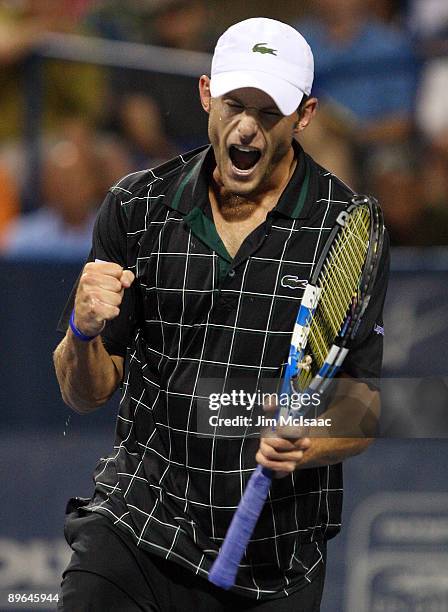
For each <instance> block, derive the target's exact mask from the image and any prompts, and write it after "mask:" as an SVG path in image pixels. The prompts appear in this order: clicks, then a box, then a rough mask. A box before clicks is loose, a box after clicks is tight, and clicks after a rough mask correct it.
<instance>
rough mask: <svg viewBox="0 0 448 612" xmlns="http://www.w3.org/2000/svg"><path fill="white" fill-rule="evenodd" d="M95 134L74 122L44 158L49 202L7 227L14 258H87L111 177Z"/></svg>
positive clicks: (8, 250) (6, 242)
mask: <svg viewBox="0 0 448 612" xmlns="http://www.w3.org/2000/svg"><path fill="white" fill-rule="evenodd" d="M103 168H104V160H103V159H102V158H101V151H98V149H97V146H96V143H95V137H94V135H89V132H88V131H85V130H80V129H79V126H74V127H73V129H72V130H71V131H69V132H68V133H67V136H66V138H65V139H62V140H60V141H59V142H56V143H55V144H53V145H52V146H51V147H50V148H49V150H48V151H47V153H46V155H45V159H44V164H43V196H44V201H45V204H44V205H43V206H42V207H41V208H40V209H38V210H36V211H34V212H31V213H29V214H27V215H23V216H22V217H18V218H17V219H16V220H14V221H13V222H12V223H11V224H10V225H9V227H8V230H7V232H6V233H5V240H4V245H3V251H4V255H7V256H10V257H14V258H26V259H28V258H33V259H39V258H41V259H55V260H59V261H60V260H72V259H73V260H82V259H83V258H85V257H86V255H87V254H88V251H89V248H90V243H91V235H92V229H93V224H94V220H95V216H96V212H97V208H98V203H99V201H100V199H101V196H100V193H102V192H103V189H104V184H105V182H107V181H108V180H109V178H110V177H107V176H104V170H103Z"/></svg>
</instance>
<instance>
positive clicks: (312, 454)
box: [296, 438, 373, 470]
mask: <svg viewBox="0 0 448 612" xmlns="http://www.w3.org/2000/svg"><path fill="white" fill-rule="evenodd" d="M310 440H311V444H310V446H309V448H308V449H307V451H306V452H305V453H304V454H303V457H302V459H300V460H299V461H298V462H297V468H296V469H298V470H304V469H307V468H314V467H321V466H324V465H334V464H335V463H340V462H341V461H344V460H345V459H348V458H349V457H353V456H355V455H359V454H360V453H362V452H363V451H365V450H366V449H367V448H368V446H370V444H371V443H372V442H373V439H372V438H311V439H310Z"/></svg>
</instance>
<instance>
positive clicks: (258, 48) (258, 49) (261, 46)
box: [252, 42, 277, 55]
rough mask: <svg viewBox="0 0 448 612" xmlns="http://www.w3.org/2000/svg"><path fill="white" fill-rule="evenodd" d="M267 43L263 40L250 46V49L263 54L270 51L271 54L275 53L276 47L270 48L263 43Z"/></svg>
mask: <svg viewBox="0 0 448 612" xmlns="http://www.w3.org/2000/svg"><path fill="white" fill-rule="evenodd" d="M267 44H268V43H265V42H259V43H257V44H256V45H254V46H253V47H252V51H253V52H254V53H262V54H263V55H264V54H265V53H270V54H271V55H277V49H270V48H269V47H265V45H267Z"/></svg>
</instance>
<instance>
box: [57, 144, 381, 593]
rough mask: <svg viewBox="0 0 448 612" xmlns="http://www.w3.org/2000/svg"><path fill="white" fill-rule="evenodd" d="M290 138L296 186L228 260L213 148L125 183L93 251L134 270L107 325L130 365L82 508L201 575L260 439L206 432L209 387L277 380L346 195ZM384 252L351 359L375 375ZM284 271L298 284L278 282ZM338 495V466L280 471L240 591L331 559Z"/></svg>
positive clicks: (111, 347) (269, 589) (300, 579)
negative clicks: (212, 180)
mask: <svg viewBox="0 0 448 612" xmlns="http://www.w3.org/2000/svg"><path fill="white" fill-rule="evenodd" d="M294 146H295V151H296V156H297V158H298V159H297V161H298V163H297V167H296V170H295V172H294V174H293V176H292V178H291V180H290V182H289V184H288V185H287V187H286V189H285V190H284V192H283V194H282V196H281V198H280V200H279V202H278V204H277V206H276V207H275V208H274V209H273V210H272V211H271V212H270V213H269V214H268V215H267V218H266V221H265V222H264V223H262V224H261V225H260V226H259V227H258V228H256V229H255V230H254V231H253V232H252V233H251V234H250V235H249V236H248V237H247V238H246V240H245V241H244V242H243V244H242V245H241V248H240V250H239V251H238V253H237V255H236V257H235V258H234V259H232V258H231V257H230V255H229V254H228V252H227V251H226V248H225V246H224V244H223V243H222V241H221V239H220V237H219V235H218V233H217V231H216V229H215V226H214V224H213V217H212V213H211V208H210V203H209V199H208V179H209V176H210V173H211V171H212V169H213V166H214V157H213V151H212V149H211V148H210V147H204V148H201V149H197V150H195V151H192V152H190V153H188V154H186V155H182V156H179V157H178V158H176V159H174V160H172V161H170V162H167V163H166V164H164V165H162V166H160V167H158V168H155V169H152V170H148V171H142V172H138V173H135V174H131V175H129V176H127V177H125V178H124V179H122V180H121V181H119V183H117V185H115V186H114V187H113V188H112V189H111V190H110V192H109V194H108V195H107V197H106V200H105V202H104V204H103V206H102V208H101V210H100V212H99V215H98V219H97V223H96V226H95V230H94V236H93V248H92V252H91V254H90V259H91V260H93V259H95V258H98V259H101V260H105V261H113V262H117V263H119V264H121V265H122V266H124V267H126V268H129V269H130V270H132V271H133V272H135V274H136V281H135V282H134V284H133V286H132V288H131V289H130V290H128V291H126V292H125V299H124V302H123V305H122V308H121V312H120V315H119V317H118V318H117V319H115V320H114V321H112V322H110V323H108V324H107V326H106V328H105V330H104V332H103V334H102V338H103V341H104V344H105V346H106V348H107V350H108V351H109V352H110V353H111V354H116V355H123V356H125V373H124V381H123V387H122V400H121V404H120V411H119V416H118V421H117V430H116V442H115V446H114V451H113V453H112V454H111V455H110V456H109V457H108V458H105V459H101V461H100V462H99V464H98V466H97V468H96V471H95V493H94V496H93V498H92V500H91V501H90V502H89V504H88V506H87V509H89V510H91V511H96V512H100V513H102V514H104V515H106V516H109V517H110V518H111V519H112V520H113V522H114V523H115V524H116V526H117V528H119V529H124V530H126V531H127V532H128V533H130V534H132V535H133V537H134V539H135V542H136V544H137V545H138V546H141V547H142V548H143V549H147V550H148V551H151V552H152V553H155V554H157V555H161V556H163V557H165V558H168V559H171V560H173V561H176V562H178V563H180V564H182V565H184V566H186V567H188V568H190V569H191V571H193V572H194V573H196V574H199V575H203V576H204V577H206V575H207V571H208V570H209V569H210V566H211V564H212V562H213V560H214V559H215V557H216V555H217V552H218V549H219V546H220V545H221V543H222V541H223V538H224V536H225V534H226V531H227V528H228V525H229V522H230V520H231V518H232V516H233V513H234V511H235V509H236V507H237V505H238V502H239V500H240V497H241V493H242V491H243V490H244V488H245V486H246V483H247V481H248V479H249V477H250V475H251V473H252V471H253V469H254V468H255V466H256V462H255V454H256V450H257V448H258V444H259V440H258V439H257V438H256V437H251V436H244V437H234V438H225V437H219V436H216V437H214V436H211V437H203V436H201V435H200V431H199V430H198V410H201V406H200V403H199V402H198V398H199V396H200V391H199V390H200V388H201V384H202V383H203V381H206V380H208V379H214V380H219V381H221V383H220V384H221V389H222V390H229V387H230V386H231V384H232V382H231V381H232V380H235V379H245V380H246V381H248V384H249V386H250V385H252V388H253V389H255V388H256V387H257V386H258V385H259V384H260V381H262V380H264V379H267V378H269V379H279V378H280V377H281V373H282V368H283V367H284V365H285V363H286V361H287V357H288V352H289V345H290V339H291V332H292V329H293V326H294V322H295V318H296V315H297V310H298V307H299V305H300V300H301V296H302V294H303V289H304V287H305V285H306V282H307V280H308V278H309V277H310V274H311V272H312V270H313V267H314V265H315V264H316V262H317V259H318V256H319V252H320V249H321V248H322V246H323V244H324V242H325V239H326V237H327V235H328V232H329V231H330V229H331V227H332V225H333V224H334V222H335V219H336V217H337V215H338V213H339V212H340V211H341V210H342V209H343V208H344V207H346V205H347V203H348V200H349V198H350V197H351V195H352V192H351V191H350V190H349V189H348V188H347V187H346V186H345V185H343V184H342V183H341V182H340V181H338V179H336V178H335V177H334V176H333V175H331V174H330V173H328V172H327V171H325V170H324V169H322V168H321V167H320V166H318V165H317V164H316V163H315V162H314V161H313V160H312V159H311V158H310V157H309V156H308V155H306V154H305V153H304V152H303V150H302V149H301V148H300V147H299V146H298V145H296V144H295V145H294ZM385 251H387V249H386V250H385ZM386 259H387V253H385V256H384V265H383V266H382V273H381V274H380V276H379V279H378V282H377V287H376V292H375V295H374V297H373V299H372V300H371V302H370V305H369V309H368V313H367V316H366V317H365V319H364V323H363V329H362V331H361V333H360V334H359V336H358V341H357V345H356V346H355V347H354V348H353V350H352V351H351V352H350V353H349V355H348V357H347V359H346V362H345V364H344V369H345V371H346V372H347V373H349V374H350V375H352V376H355V377H378V376H379V374H380V368H381V359H382V336H381V335H378V334H375V333H374V331H373V328H374V324H375V323H378V324H380V325H382V307H383V301H384V295H385V290H386V282H387V266H386V263H385V262H386ZM287 276H288V277H295V281H296V282H294V283H290V282H288V283H286V282H282V280H283V279H285V277H287ZM69 311H70V306H68V307H67V309H66V313H65V318H66V316H67V313H68V312H69ZM63 327H64V326H63V325H62V328H63ZM341 505H342V469H341V466H340V465H336V466H331V467H322V468H319V469H309V470H303V471H298V472H296V473H294V474H292V475H290V476H288V477H286V478H283V479H278V480H274V482H273V485H272V488H271V492H270V496H269V500H268V501H267V503H266V505H265V508H264V510H263V513H262V515H261V517H260V520H259V522H258V524H257V527H256V530H255V533H254V534H253V537H252V540H251V542H250V544H249V546H248V548H247V551H246V555H245V557H244V559H243V562H242V566H241V568H240V571H239V573H238V577H237V582H236V587H235V588H236V590H237V591H238V592H240V593H242V594H246V595H248V596H253V597H256V598H272V597H279V596H284V595H285V594H286V595H287V594H288V593H291V592H293V591H295V590H297V589H298V588H300V587H301V586H303V585H304V584H305V583H306V582H307V581H309V580H310V579H311V578H312V574H313V572H314V571H315V569H316V568H317V567H318V565H319V563H321V562H322V554H321V550H322V543H323V542H324V541H325V540H326V539H328V538H331V537H333V536H334V535H336V533H337V532H338V531H339V528H340V522H341Z"/></svg>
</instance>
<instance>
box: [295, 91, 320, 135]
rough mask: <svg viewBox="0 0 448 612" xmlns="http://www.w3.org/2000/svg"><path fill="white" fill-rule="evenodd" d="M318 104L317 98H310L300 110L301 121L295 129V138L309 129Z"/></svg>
mask: <svg viewBox="0 0 448 612" xmlns="http://www.w3.org/2000/svg"><path fill="white" fill-rule="evenodd" d="M318 104H319V103H318V100H317V98H310V99H309V100H307V101H306V102H305V104H304V106H303V107H302V108H301V109H300V114H299V120H298V121H297V123H296V125H295V127H294V136H297V135H298V134H299V133H300V132H303V130H304V129H305V128H306V127H308V125H309V124H310V123H311V121H312V120H313V118H314V116H315V114H316V112H317V106H318Z"/></svg>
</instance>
